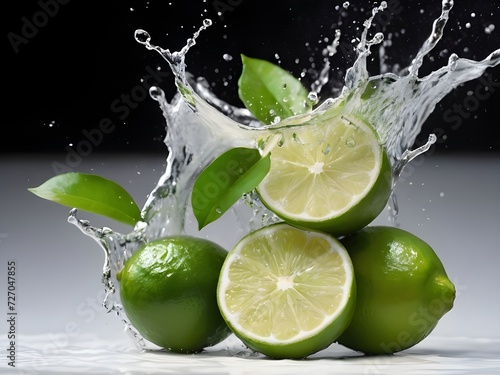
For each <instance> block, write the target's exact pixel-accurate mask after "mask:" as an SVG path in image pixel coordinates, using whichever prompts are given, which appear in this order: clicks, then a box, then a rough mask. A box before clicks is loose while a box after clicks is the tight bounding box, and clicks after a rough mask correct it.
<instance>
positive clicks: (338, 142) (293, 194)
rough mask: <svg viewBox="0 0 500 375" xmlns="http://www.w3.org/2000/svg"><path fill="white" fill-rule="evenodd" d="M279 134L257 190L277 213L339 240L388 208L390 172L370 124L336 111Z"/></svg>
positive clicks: (299, 225)
mask: <svg viewBox="0 0 500 375" xmlns="http://www.w3.org/2000/svg"><path fill="white" fill-rule="evenodd" d="M280 131H281V132H282V137H281V141H280V142H279V143H278V144H277V145H276V146H274V147H272V148H271V170H270V171H269V173H268V174H267V176H266V178H265V179H264V180H263V181H262V182H261V183H260V184H259V186H258V188H257V191H258V193H259V196H260V199H261V200H262V202H263V203H264V204H265V205H266V206H267V207H268V208H269V209H270V210H271V211H273V212H274V213H275V214H276V215H278V216H279V217H281V218H282V219H283V220H285V221H286V222H287V223H289V224H291V225H294V226H297V227H300V228H306V229H316V230H321V231H325V232H329V233H332V234H334V235H336V236H341V235H345V234H349V233H353V232H355V231H357V230H359V229H362V228H363V227H365V226H366V225H368V224H369V223H370V222H372V221H373V220H374V219H375V218H376V217H377V216H378V215H379V214H380V212H381V211H382V210H383V209H384V207H385V206H386V204H387V201H388V199H389V196H390V193H391V176H392V174H391V168H390V163H389V159H388V157H387V154H386V152H385V149H384V147H383V146H382V145H381V144H380V143H379V139H378V136H377V134H376V132H375V130H374V129H373V128H372V126H371V125H369V124H367V123H366V122H364V121H362V120H360V119H359V118H357V117H355V116H354V115H351V114H349V115H342V114H339V113H338V112H337V113H333V114H328V113H326V114H323V115H321V116H318V118H316V119H314V121H311V123H306V124H304V125H301V126H293V127H288V128H283V129H280Z"/></svg>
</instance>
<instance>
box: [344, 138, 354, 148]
mask: <svg viewBox="0 0 500 375" xmlns="http://www.w3.org/2000/svg"><path fill="white" fill-rule="evenodd" d="M345 144H346V146H347V147H349V148H354V147H356V140H355V139H354V138H352V137H349V138H347V140H346V141H345Z"/></svg>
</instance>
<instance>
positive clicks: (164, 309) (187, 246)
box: [118, 236, 231, 353]
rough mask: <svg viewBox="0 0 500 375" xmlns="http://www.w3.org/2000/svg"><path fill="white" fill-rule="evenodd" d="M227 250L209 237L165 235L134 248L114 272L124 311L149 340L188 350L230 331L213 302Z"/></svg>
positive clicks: (211, 343) (207, 343)
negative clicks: (137, 248)
mask: <svg viewBox="0 0 500 375" xmlns="http://www.w3.org/2000/svg"><path fill="white" fill-rule="evenodd" d="M226 255H227V251H226V250H224V249H223V248H221V247H220V246H218V245H217V244H215V243H212V242H210V241H207V240H204V239H201V238H195V237H189V236H173V237H166V238H162V239H159V240H155V241H152V242H149V243H147V244H146V245H145V246H144V247H142V248H141V249H139V250H138V251H137V252H136V253H134V254H133V255H132V256H131V257H130V258H129V259H128V260H127V262H126V264H125V267H124V268H123V269H122V270H121V271H120V273H119V274H118V280H119V281H120V297H121V301H122V304H123V308H124V310H125V313H126V315H127V317H128V318H129V320H130V322H131V323H132V325H133V326H134V327H135V328H136V329H137V331H138V332H139V333H140V334H141V335H142V336H143V337H144V338H145V339H147V340H149V341H150V342H152V343H154V344H156V345H158V346H160V347H162V348H165V349H167V350H171V351H174V352H180V353H192V352H198V351H201V350H202V349H203V348H205V347H208V346H212V345H215V344H217V343H219V342H220V341H222V340H224V339H225V338H226V337H228V336H229V334H230V333H231V331H230V330H229V328H228V327H227V325H226V323H225V322H224V319H223V318H222V316H221V314H220V312H219V308H218V306H217V298H216V289H217V282H218V279H219V272H220V269H221V267H222V264H223V262H224V259H225V258H226Z"/></svg>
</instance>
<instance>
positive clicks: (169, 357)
mask: <svg viewBox="0 0 500 375" xmlns="http://www.w3.org/2000/svg"><path fill="white" fill-rule="evenodd" d="M65 343H66V340H65V338H64V337H63V336H61V337H59V338H57V337H53V338H52V339H50V340H49V338H48V337H47V336H28V337H26V338H25V339H24V340H23V345H22V352H23V355H22V357H21V358H20V361H19V363H18V366H19V368H20V369H23V370H25V371H27V372H25V373H29V374H31V373H33V374H185V375H188V374H221V375H222V374H227V375H248V374H259V375H264V374H272V375H279V374H283V375H293V374H306V373H314V374H315V375H321V374H360V375H361V374H363V375H364V374H386V375H387V374H395V375H396V374H397V375H401V374H406V375H410V374H415V375H416V374H418V375H425V374H428V375H431V374H464V375H465V374H466V375H469V374H496V375H498V374H499V373H500V339H496V340H495V339H482V340H481V339H468V338H460V337H456V338H440V337H433V338H429V339H427V340H425V341H423V342H422V343H420V344H419V345H417V346H415V347H414V348H411V349H408V350H406V351H404V352H401V353H399V354H394V355H388V356H374V357H370V356H363V355H360V354H359V353H356V352H353V351H351V350H349V349H346V348H344V347H342V346H339V345H335V344H334V345H332V346H330V347H329V348H328V349H325V350H323V351H321V352H319V353H316V354H315V355H313V356H311V357H309V358H307V359H304V360H273V359H268V358H266V357H264V356H262V355H260V354H256V353H253V352H251V351H248V350H246V349H244V348H243V347H242V346H241V345H240V343H239V341H237V340H236V339H235V338H234V336H231V337H230V338H229V339H228V340H227V341H226V342H225V343H223V344H220V345H218V347H217V348H212V349H210V351H207V352H204V353H199V354H175V353H167V352H163V351H150V352H144V351H140V350H139V349H137V348H135V347H134V346H131V345H125V344H124V343H116V342H109V341H105V340H100V339H99V338H97V337H92V336H88V337H80V339H79V340H78V341H77V342H76V343H73V344H71V345H64V344H65ZM58 345H59V347H58ZM2 373H4V372H2ZM7 373H9V374H10V373H12V374H15V372H13V371H10V372H7Z"/></svg>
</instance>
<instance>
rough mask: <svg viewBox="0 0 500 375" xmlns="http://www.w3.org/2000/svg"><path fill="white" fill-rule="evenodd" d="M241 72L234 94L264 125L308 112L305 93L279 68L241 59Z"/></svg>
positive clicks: (305, 91)
mask: <svg viewBox="0 0 500 375" xmlns="http://www.w3.org/2000/svg"><path fill="white" fill-rule="evenodd" d="M241 60H242V62H243V70H242V72H241V76H240V79H239V80H238V94H239V97H240V99H241V101H242V102H243V104H244V105H245V107H246V108H247V109H248V110H249V111H250V112H251V113H252V114H253V115H254V116H255V117H256V118H257V119H258V120H259V121H262V122H263V123H265V124H270V123H272V122H273V120H274V119H275V117H276V116H279V117H280V118H281V119H285V118H287V117H291V116H294V115H298V114H301V113H305V112H307V111H309V110H310V109H311V106H310V103H309V101H308V100H307V96H308V94H309V93H308V91H307V90H306V89H305V88H304V86H303V85H302V83H301V82H300V81H299V80H298V79H296V78H295V77H294V76H293V75H291V74H290V73H289V72H287V71H286V70H284V69H282V68H281V67H279V66H277V65H274V64H273V63H270V62H268V61H265V60H260V59H254V58H250V57H247V56H244V55H241Z"/></svg>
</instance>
